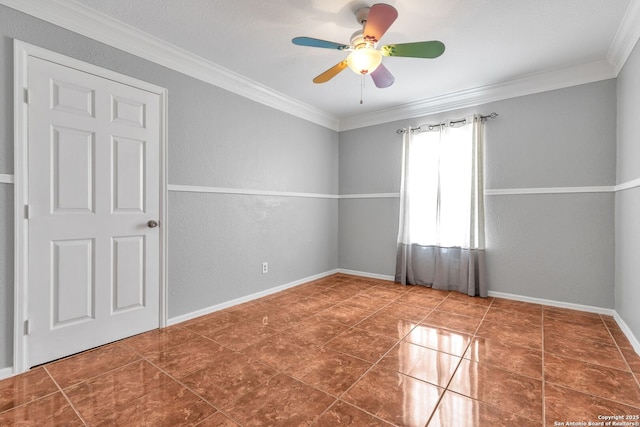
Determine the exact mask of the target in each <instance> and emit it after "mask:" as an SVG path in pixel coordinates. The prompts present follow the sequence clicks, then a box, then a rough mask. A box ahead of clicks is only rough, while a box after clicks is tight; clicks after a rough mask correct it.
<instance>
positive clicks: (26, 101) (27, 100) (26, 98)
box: [24, 87, 29, 104]
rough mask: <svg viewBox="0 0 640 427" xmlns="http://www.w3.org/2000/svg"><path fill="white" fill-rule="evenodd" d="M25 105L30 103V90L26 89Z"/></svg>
mask: <svg viewBox="0 0 640 427" xmlns="http://www.w3.org/2000/svg"><path fill="white" fill-rule="evenodd" d="M24 103H25V104H28V103H29V89H27V88H26V87H25V88H24Z"/></svg>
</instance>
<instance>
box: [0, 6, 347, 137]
mask: <svg viewBox="0 0 640 427" xmlns="http://www.w3.org/2000/svg"><path fill="white" fill-rule="evenodd" d="M0 4H3V5H5V6H8V7H10V8H12V9H15V10H18V11H20V12H23V13H26V14H28V15H31V16H34V17H36V18H39V19H42V20H44V21H47V22H49V23H51V24H54V25H57V26H60V27H62V28H65V29H67V30H70V31H73V32H75V33H78V34H80V35H83V36H85V37H89V38H91V39H93V40H96V41H99V42H101V43H104V44H106V45H108V46H111V47H114V48H117V49H120V50H122V51H124V52H127V53H130V54H132V55H135V56H138V57H140V58H143V59H146V60H149V61H151V62H154V63H156V64H159V65H162V66H164V67H167V68H170V69H172V70H175V71H178V72H180V73H183V74H186V75H188V76H191V77H194V78H196V79H198V80H202V81H204V82H206V83H210V84H212V85H214V86H218V87H220V88H222V89H226V90H228V91H230V92H233V93H235V94H238V95H240V96H243V97H245V98H248V99H251V100H253V101H256V102H258V103H261V104H264V105H267V106H269V107H272V108H275V109H277V110H280V111H283V112H285V113H288V114H291V115H293V116H296V117H299V118H302V119H304V120H307V121H310V122H312V123H316V124H318V125H321V126H324V127H327V128H329V129H333V130H338V125H339V119H338V118H337V117H335V116H333V115H331V114H329V113H327V112H325V111H322V110H320V109H318V108H315V107H313V106H311V105H308V104H305V103H302V102H300V101H297V100H295V99H293V98H291V97H289V96H287V95H284V94H282V93H280V92H277V91H275V90H273V89H270V88H268V87H267V86H264V85H262V84H260V83H258V82H255V81H253V80H250V79H247V78H246V77H243V76H241V75H239V74H237V73H234V72H233V71H230V70H228V69H226V68H223V67H221V66H219V65H217V64H215V63H213V62H211V61H207V60H205V59H204V58H201V57H199V56H197V55H194V54H192V53H190V52H188V51H186V50H184V49H181V48H179V47H177V46H173V45H170V44H168V43H166V42H165V41H162V40H160V39H158V38H157V37H153V36H151V35H149V34H147V33H145V32H143V31H140V30H139V29H137V28H135V27H132V26H130V25H127V24H125V23H123V22H120V21H118V20H116V19H113V18H111V17H110V16H107V15H105V14H103V13H100V12H98V11H95V10H93V9H91V8H89V7H86V6H84V5H82V4H80V3H77V2H75V1H73V0H29V1H24V0H0Z"/></svg>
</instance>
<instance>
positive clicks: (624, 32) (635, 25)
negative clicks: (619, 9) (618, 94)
mask: <svg viewBox="0 0 640 427" xmlns="http://www.w3.org/2000/svg"><path fill="white" fill-rule="evenodd" d="M639 39H640V0H631V1H630V2H629V6H628V7H627V11H626V12H625V14H624V17H623V18H622V21H621V22H620V26H619V27H618V31H617V32H616V35H615V37H614V38H613V42H612V43H611V47H610V48H609V52H608V53H607V60H609V62H610V63H611V64H613V67H614V69H615V71H616V75H618V74H619V73H620V71H622V67H624V64H625V63H626V62H627V59H628V58H629V55H631V52H632V51H633V48H634V47H635V46H636V44H637V43H638V40H639Z"/></svg>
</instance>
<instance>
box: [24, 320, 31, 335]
mask: <svg viewBox="0 0 640 427" xmlns="http://www.w3.org/2000/svg"><path fill="white" fill-rule="evenodd" d="M29 332H30V331H29V320H25V321H24V334H25V335H29Z"/></svg>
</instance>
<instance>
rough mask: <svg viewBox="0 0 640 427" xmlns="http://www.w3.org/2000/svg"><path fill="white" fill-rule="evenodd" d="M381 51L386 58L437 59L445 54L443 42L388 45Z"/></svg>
mask: <svg viewBox="0 0 640 427" xmlns="http://www.w3.org/2000/svg"><path fill="white" fill-rule="evenodd" d="M380 51H381V52H382V54H383V55H384V56H404V57H409V58H437V57H438V56H440V55H442V54H443V53H444V43H442V42H441V41H437V40H434V41H430V42H415V43H400V44H388V45H386V46H382V47H381V48H380Z"/></svg>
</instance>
